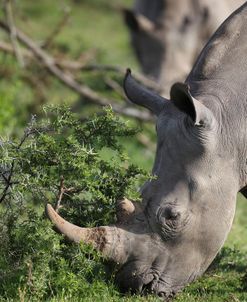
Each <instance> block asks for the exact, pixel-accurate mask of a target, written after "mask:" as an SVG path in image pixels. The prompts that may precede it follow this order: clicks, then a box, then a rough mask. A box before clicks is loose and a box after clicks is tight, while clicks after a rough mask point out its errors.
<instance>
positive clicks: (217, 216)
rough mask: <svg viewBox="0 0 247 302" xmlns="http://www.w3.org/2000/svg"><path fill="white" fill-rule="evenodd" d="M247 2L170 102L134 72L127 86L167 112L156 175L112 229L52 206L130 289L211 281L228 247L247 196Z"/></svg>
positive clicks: (160, 121) (64, 229) (59, 221)
mask: <svg viewBox="0 0 247 302" xmlns="http://www.w3.org/2000/svg"><path fill="white" fill-rule="evenodd" d="M246 82H247V3H245V4H244V5H243V6H242V7H240V8H239V9H238V10H237V11H235V12H234V13H233V14H232V15H231V16H230V17H229V18H228V19H227V20H226V21H225V22H224V23H223V24H222V25H221V26H220V28H219V29H218V30H217V31H216V33H215V34H214V35H213V36H212V38H211V39H210V40H209V42H208V43H207V45H206V46H205V48H204V50H203V51H202V53H201V55H200V56H199V58H198V60H197V62H196V64H195V66H194V68H193V69H192V71H191V73H190V74H189V76H188V78H187V80H186V82H185V83H177V84H174V85H173V86H172V88H171V93H170V100H167V99H165V98H163V97H161V96H159V95H156V94H154V93H153V92H151V91H149V90H147V89H145V88H144V87H142V86H141V85H139V84H138V83H137V82H136V81H135V80H134V79H133V78H132V76H131V74H130V71H128V72H127V75H126V78H125V82H124V89H125V92H126V94H127V96H128V98H129V99H130V100H131V101H132V102H134V103H135V104H138V105H141V106H144V107H146V108H148V109H149V110H151V111H152V112H153V113H154V114H155V115H156V116H157V125H156V128H157V137H158V138H157V151H156V158H155V162H154V166H153V171H152V173H153V174H154V175H155V176H156V177H155V178H154V179H152V180H150V181H148V182H146V183H145V185H144V186H143V188H142V203H141V205H137V204H135V203H134V202H131V201H129V200H125V201H123V202H121V203H120V204H119V206H118V215H117V216H118V217H119V221H118V222H117V223H116V224H115V225H112V226H101V227H96V228H82V227H79V226H75V225H73V224H71V223H69V222H67V221H65V220H64V219H63V218H62V217H60V216H59V215H58V214H57V213H56V212H55V211H54V210H53V208H52V207H51V206H50V205H48V206H47V213H48V216H49V218H50V219H51V220H52V221H53V223H54V224H55V226H56V228H57V229H58V230H59V231H60V232H61V233H63V234H65V235H66V236H67V237H68V238H70V239H71V240H73V241H75V242H80V241H84V242H89V243H92V244H93V246H94V247H95V248H96V249H98V250H100V251H101V252H102V253H103V254H104V255H105V256H106V257H107V258H108V259H110V260H112V261H114V262H117V263H119V267H120V268H119V271H118V272H117V274H116V282H117V284H118V285H119V287H120V289H121V290H123V291H129V290H133V291H138V292H146V291H148V292H149V291H150V292H154V293H156V294H158V295H160V296H165V297H168V296H171V295H173V294H174V293H176V292H177V291H179V290H181V289H182V288H183V287H184V286H185V285H186V284H188V283H190V282H192V281H193V280H195V279H196V278H198V277H199V276H201V275H202V274H203V273H204V272H205V270H206V269H207V268H208V266H209V265H210V263H211V262H212V260H213V259H214V257H215V256H216V254H217V252H218V251H219V250H220V248H221V247H222V245H223V243H224V241H225V239H226V237H227V235H228V232H229V231H230V229H231V225H232V221H233V218H234V212H235V206H236V197H237V193H238V192H239V191H242V193H243V194H244V195H245V196H247V194H246V193H247V86H246Z"/></svg>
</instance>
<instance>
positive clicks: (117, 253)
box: [46, 204, 126, 263]
mask: <svg viewBox="0 0 247 302" xmlns="http://www.w3.org/2000/svg"><path fill="white" fill-rule="evenodd" d="M46 214H47V216H48V218H49V219H50V220H51V222H52V223H53V224H54V225H55V228H56V230H57V231H58V232H59V233H61V234H63V235H65V236H66V237H67V238H68V239H69V240H71V241H74V242H77V243H80V242H84V243H86V244H92V246H93V247H94V248H95V249H96V250H98V251H100V252H101V253H102V254H103V255H104V256H105V257H106V258H107V259H109V260H112V261H114V262H118V263H121V262H124V261H125V257H126V254H125V250H124V249H123V248H122V246H123V244H122V242H123V239H124V238H123V236H124V235H123V233H122V232H121V230H119V229H118V228H116V227H114V226H102V227H96V228H82V227H78V226H76V225H74V224H72V223H70V222H68V221H66V220H65V219H63V218H62V217H61V216H60V215H58V213H56V212H55V210H54V209H53V207H52V206H51V205H50V204H47V206H46Z"/></svg>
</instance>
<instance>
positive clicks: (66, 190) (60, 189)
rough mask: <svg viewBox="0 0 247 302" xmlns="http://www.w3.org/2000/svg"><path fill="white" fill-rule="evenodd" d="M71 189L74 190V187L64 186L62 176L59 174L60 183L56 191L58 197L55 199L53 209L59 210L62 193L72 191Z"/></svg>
mask: <svg viewBox="0 0 247 302" xmlns="http://www.w3.org/2000/svg"><path fill="white" fill-rule="evenodd" d="M73 191H75V188H74V187H70V188H66V187H65V186H64V177H63V176H61V178H60V185H59V192H58V199H57V204H56V207H55V211H56V212H57V213H58V212H59V209H60V208H61V207H62V206H61V202H62V199H63V195H64V194H66V193H69V192H73Z"/></svg>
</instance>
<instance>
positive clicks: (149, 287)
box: [116, 263, 184, 298]
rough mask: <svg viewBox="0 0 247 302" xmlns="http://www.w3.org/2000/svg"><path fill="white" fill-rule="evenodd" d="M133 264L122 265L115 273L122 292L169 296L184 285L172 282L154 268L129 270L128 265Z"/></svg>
mask: <svg viewBox="0 0 247 302" xmlns="http://www.w3.org/2000/svg"><path fill="white" fill-rule="evenodd" d="M133 265H134V264H132V263H128V264H126V265H124V266H123V267H122V268H120V270H119V271H118V273H117V275H116V283H117V284H118V286H119V289H120V291H121V292H123V293H126V292H131V293H139V294H141V295H148V294H156V295H158V296H160V297H163V298H171V297H173V296H174V295H175V294H176V293H177V292H179V291H181V289H183V287H184V285H180V284H179V285H178V284H176V285H174V284H172V283H171V278H168V276H165V275H163V274H162V275H161V274H160V272H157V271H156V270H152V269H148V270H146V271H145V272H143V273H137V272H136V271H135V270H133V271H129V270H128V269H129V266H133Z"/></svg>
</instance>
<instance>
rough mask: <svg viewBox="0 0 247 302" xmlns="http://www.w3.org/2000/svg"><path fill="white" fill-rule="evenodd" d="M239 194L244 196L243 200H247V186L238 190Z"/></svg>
mask: <svg viewBox="0 0 247 302" xmlns="http://www.w3.org/2000/svg"><path fill="white" fill-rule="evenodd" d="M240 192H241V193H242V194H243V195H244V197H245V198H247V186H246V187H244V188H243V189H242V190H240Z"/></svg>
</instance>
